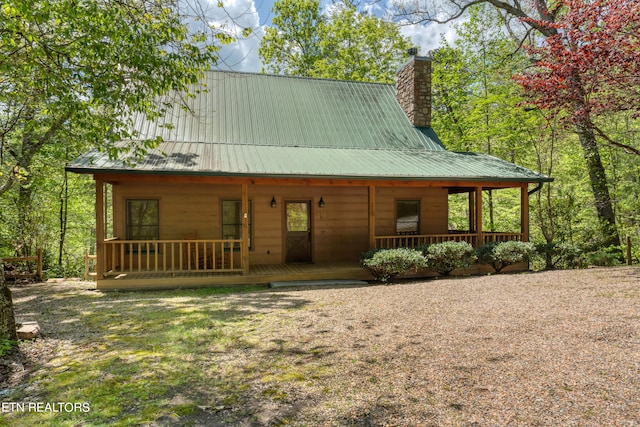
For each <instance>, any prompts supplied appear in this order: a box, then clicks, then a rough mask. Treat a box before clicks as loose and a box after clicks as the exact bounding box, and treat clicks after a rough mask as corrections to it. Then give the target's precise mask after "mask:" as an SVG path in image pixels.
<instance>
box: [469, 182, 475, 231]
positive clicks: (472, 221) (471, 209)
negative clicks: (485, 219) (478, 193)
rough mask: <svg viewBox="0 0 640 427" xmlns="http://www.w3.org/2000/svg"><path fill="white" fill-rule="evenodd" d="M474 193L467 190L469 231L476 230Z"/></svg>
mask: <svg viewBox="0 0 640 427" xmlns="http://www.w3.org/2000/svg"><path fill="white" fill-rule="evenodd" d="M474 196H475V193H474V192H473V191H469V232H471V233H473V232H474V231H476V201H475V197H474Z"/></svg>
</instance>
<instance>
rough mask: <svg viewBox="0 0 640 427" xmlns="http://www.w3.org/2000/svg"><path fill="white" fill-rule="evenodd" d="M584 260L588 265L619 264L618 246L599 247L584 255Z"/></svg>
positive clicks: (606, 265) (604, 265) (607, 265)
mask: <svg viewBox="0 0 640 427" xmlns="http://www.w3.org/2000/svg"><path fill="white" fill-rule="evenodd" d="M585 258H586V262H587V264H589V265H597V266H602V267H611V266H614V265H619V264H620V248H618V247H611V246H610V247H608V248H600V249H598V250H595V251H593V252H588V253H587V254H586V255H585Z"/></svg>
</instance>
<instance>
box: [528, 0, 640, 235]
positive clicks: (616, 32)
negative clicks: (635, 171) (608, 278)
mask: <svg viewBox="0 0 640 427" xmlns="http://www.w3.org/2000/svg"><path fill="white" fill-rule="evenodd" d="M557 5H558V8H557V9H556V13H554V16H553V18H554V19H532V18H529V17H526V18H523V21H525V22H527V23H528V24H529V25H531V26H532V27H535V28H542V29H545V30H546V31H542V33H543V34H545V35H546V37H545V38H544V40H543V42H542V43H541V44H539V45H537V46H529V47H528V52H529V54H530V55H531V57H532V59H533V60H534V63H535V67H533V68H532V69H531V70H528V71H525V72H523V73H521V74H519V75H517V76H515V79H516V81H517V82H518V83H520V84H521V85H522V87H523V88H524V89H525V91H526V93H527V94H528V95H529V97H530V102H531V103H533V104H534V105H535V106H537V107H538V108H540V109H541V110H544V111H546V112H548V113H549V114H550V115H554V116H557V117H561V118H562V119H563V120H565V121H566V122H567V123H569V124H571V125H573V126H574V127H575V130H576V132H577V134H578V137H579V140H580V145H581V147H582V150H583V154H584V159H585V161H586V166H587V169H588V171H589V177H590V181H591V187H592V190H593V193H594V198H595V205H596V210H597V213H598V217H599V219H600V223H601V226H602V234H603V240H604V241H603V243H604V244H605V245H613V246H619V244H620V239H619V237H618V233H617V230H616V227H615V218H614V213H613V209H612V204H611V198H610V195H609V189H608V186H607V179H606V175H605V170H604V167H603V165H602V161H601V158H600V154H599V150H598V145H597V137H599V138H601V139H602V140H604V141H605V142H606V143H608V144H612V145H615V146H618V147H620V148H623V149H624V150H626V151H627V152H629V153H633V154H635V155H640V150H638V149H636V148H634V147H631V146H628V145H625V144H622V143H619V142H617V141H614V140H613V139H612V138H610V137H609V136H607V135H606V133H605V132H603V131H602V130H601V129H600V128H599V127H598V126H596V124H595V123H594V120H595V119H597V118H598V117H599V116H602V115H604V114H607V113H614V112H621V111H631V112H632V113H633V115H634V116H635V117H638V116H640V102H639V101H640V38H639V37H640V3H639V2H637V0H559V1H558V3H557Z"/></svg>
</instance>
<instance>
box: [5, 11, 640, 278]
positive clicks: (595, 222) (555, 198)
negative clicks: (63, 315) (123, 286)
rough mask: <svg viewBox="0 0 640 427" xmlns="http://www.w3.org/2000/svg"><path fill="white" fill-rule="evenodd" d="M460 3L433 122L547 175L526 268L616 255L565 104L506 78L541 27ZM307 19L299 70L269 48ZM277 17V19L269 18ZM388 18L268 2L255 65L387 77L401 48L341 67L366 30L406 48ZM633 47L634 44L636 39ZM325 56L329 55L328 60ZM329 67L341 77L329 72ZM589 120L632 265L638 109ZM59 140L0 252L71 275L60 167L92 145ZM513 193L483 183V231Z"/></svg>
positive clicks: (37, 165)
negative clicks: (547, 103) (532, 256)
mask: <svg viewBox="0 0 640 427" xmlns="http://www.w3.org/2000/svg"><path fill="white" fill-rule="evenodd" d="M629 4H631V3H629ZM287 5H288V6H291V5H295V7H294V8H293V9H292V8H291V7H289V8H287V7H285V6H287ZM278 6H281V9H280V10H278V9H277V7H278ZM305 8H306V9H305ZM303 12H304V13H303ZM396 12H401V11H396ZM415 12H416V11H415V10H414V11H412V13H413V15H412V16H413V17H414V19H430V18H425V17H419V16H418V15H416V14H415ZM464 12H465V16H466V17H467V19H465V20H464V21H463V22H461V23H460V24H458V25H457V27H456V31H457V36H458V37H457V39H456V41H455V43H451V44H448V43H447V42H445V41H444V40H443V43H442V47H441V48H440V49H438V50H436V51H433V52H429V53H428V56H431V57H432V58H433V82H432V83H433V98H432V101H433V128H434V129H435V130H436V132H437V133H438V135H439V136H440V138H441V140H442V141H443V142H444V143H445V146H446V147H447V149H449V150H452V151H475V152H483V153H488V154H491V155H494V156H497V157H500V158H502V159H505V160H508V161H510V162H514V163H516V164H519V165H521V166H524V167H527V168H530V169H533V170H536V171H538V172H541V173H544V174H547V175H550V176H552V177H553V178H554V179H555V180H554V182H552V183H550V184H545V185H544V186H543V187H542V189H540V190H539V191H537V192H535V193H533V195H532V197H531V201H530V203H531V206H530V223H531V226H530V229H531V240H532V241H533V242H535V243H537V244H538V245H539V247H540V248H541V249H543V250H546V254H547V255H549V256H548V257H546V258H545V257H543V258H541V259H540V260H539V261H537V262H536V264H535V266H536V267H537V268H543V267H545V266H546V267H572V266H577V265H587V264H612V263H616V262H620V261H621V258H620V257H619V255H618V254H617V253H616V252H617V251H616V249H618V250H619V248H612V247H611V241H610V240H608V239H606V238H605V236H603V233H602V224H601V221H600V220H599V211H598V210H597V209H596V204H595V202H594V192H593V188H592V182H591V180H590V175H589V169H588V167H587V164H586V161H585V155H584V153H583V150H581V146H580V141H579V135H578V134H577V133H576V131H575V127H573V126H571V125H568V124H567V121H566V120H565V119H566V116H567V112H566V111H565V110H563V109H562V108H559V109H556V110H555V111H553V112H552V113H550V112H549V111H545V110H544V109H541V108H539V106H538V105H536V103H535V100H533V98H532V96H531V93H530V92H527V90H526V87H525V86H526V85H523V84H522V82H519V81H517V80H516V79H514V76H518V75H523V73H525V74H526V72H527V71H528V70H530V69H531V68H532V67H533V66H535V65H537V64H534V63H533V62H532V55H535V52H533V51H532V50H527V49H526V48H525V47H526V46H531V47H534V48H535V47H536V46H540V45H541V43H542V40H543V39H544V35H543V34H540V33H539V32H537V33H536V32H533V31H530V26H529V27H527V25H523V24H522V22H521V21H518V20H517V19H514V17H513V16H509V15H508V14H506V13H504V12H501V11H500V10H499V9H496V8H494V7H492V6H490V5H488V4H486V2H478V4H476V5H475V6H471V7H468V8H465V11H464ZM286 14H289V16H288V19H287V16H286ZM309 16H311V17H312V19H314V20H315V23H314V25H313V26H312V27H305V26H304V25H303V27H302V28H305V34H306V36H307V37H308V40H307V41H308V42H309V43H311V44H310V45H309V46H311V47H314V49H315V50H314V49H309V50H307V52H315V53H314V54H315V55H317V56H316V57H315V58H304V59H305V61H307V62H306V63H305V68H303V69H302V68H299V69H296V68H295V67H289V66H290V65H291V63H288V62H287V61H294V60H295V58H292V57H284V56H282V57H278V56H277V49H284V50H286V51H288V52H292V50H291V49H290V44H287V43H291V42H299V41H300V40H298V39H297V37H299V34H295V33H294V30H295V28H300V27H296V25H297V24H300V22H297V24H296V25H293V26H290V27H288V25H289V23H296V20H295V19H292V18H296V17H297V18H300V19H302V18H304V17H307V18H308V17H309ZM396 16H398V15H396ZM279 17H280V18H283V19H281V20H278V19H277V18H279ZM305 19H306V18H305ZM390 21H391V20H390V19H382V18H377V17H373V16H371V15H368V13H367V11H366V8H364V7H362V5H358V4H354V3H343V4H342V5H341V6H340V7H337V8H333V9H331V11H329V12H328V11H326V10H325V11H322V10H321V9H320V8H319V6H318V2H317V1H307V0H305V1H296V2H292V1H288V0H281V1H279V2H276V3H275V4H274V19H273V28H276V29H277V31H275V30H274V32H273V33H269V32H267V33H266V34H265V37H264V38H263V42H262V44H261V51H260V55H261V57H262V59H263V61H264V63H265V67H264V70H263V71H265V72H280V73H286V74H295V75H310V76H315V77H328V78H349V79H355V80H367V81H382V82H390V80H392V75H391V77H390V74H389V70H395V69H396V68H397V67H398V66H399V65H400V64H401V63H402V62H403V61H405V60H406V59H407V56H406V54H400V55H391V54H390V56H385V59H384V63H385V65H387V67H383V68H381V70H379V71H378V72H376V73H366V72H361V73H359V74H358V73H351V74H349V75H347V74H345V73H344V70H345V69H348V68H349V67H351V66H353V68H354V69H357V67H355V64H354V61H355V58H357V57H362V56H363V55H364V54H365V53H367V49H369V47H368V46H371V45H372V44H375V43H374V41H371V40H365V41H366V43H355V41H357V40H364V39H363V38H364V36H365V35H366V34H369V35H372V34H373V35H375V36H376V38H377V43H379V44H380V45H386V46H389V45H391V46H394V49H395V52H403V49H404V48H405V47H408V46H409V41H408V40H407V39H403V38H402V36H400V35H399V33H396V32H395V31H396V30H393V29H391V30H390V28H392V27H393V25H397V24H391V23H390ZM302 23H303V24H304V22H302ZM372 25H373V26H372ZM376 25H377V27H376ZM373 28H379V29H380V31H373ZM395 28H396V29H397V27H395ZM310 30H312V31H310ZM349 37H350V38H351V39H349ZM345 40H351V41H352V42H350V43H347V44H346V45H348V46H349V47H350V49H343V48H344V47H345V46H346V45H345V42H344V41H345ZM287 46H288V47H287ZM635 48H636V50H637V49H640V47H639V45H638V44H637V42H636V44H635ZM294 51H295V50H294ZM331 55H335V57H336V58H339V59H340V61H337V60H336V61H328V59H329V58H331V57H332V56H331ZM378 56H381V55H380V54H378ZM274 58H275V59H274ZM365 62H367V61H365ZM368 63H370V64H371V63H372V61H368ZM336 64H338V65H336ZM389 66H390V67H389ZM332 70H333V71H332ZM336 70H338V71H339V72H340V74H332V73H333V72H336ZM593 122H594V124H595V125H596V127H597V130H598V131H599V132H600V133H599V134H598V135H599V137H598V139H597V144H598V146H597V148H598V151H599V155H600V157H601V161H602V165H603V167H604V172H605V174H606V177H605V178H606V183H607V189H608V191H609V194H610V200H611V206H612V210H613V215H614V218H615V227H616V231H617V234H618V235H619V236H621V237H622V239H625V238H626V237H627V236H630V238H631V242H632V257H633V258H634V259H635V260H636V262H637V260H638V258H640V246H639V243H640V198H639V196H640V162H639V161H638V160H639V157H638V150H640V141H639V140H638V138H639V137H638V134H639V131H640V122H639V121H638V120H637V111H634V109H633V108H629V109H624V108H617V109H612V110H611V111H605V112H603V113H601V114H599V115H598V116H597V117H595V118H594V119H593ZM66 137H67V138H68V140H66V141H64V140H63V141H59V143H58V144H55V145H51V146H47V147H46V148H45V149H43V150H40V151H39V152H38V153H36V154H35V155H34V157H33V159H32V162H31V167H30V168H29V171H28V173H25V174H24V176H21V177H20V181H19V183H18V184H19V185H14V186H13V187H12V188H11V189H10V190H8V191H7V192H6V193H5V194H4V195H3V197H1V198H0V256H29V255H32V254H34V253H35V252H36V249H37V248H41V249H43V252H44V268H45V271H46V274H47V276H48V277H72V276H78V275H81V274H82V270H83V268H84V252H85V249H87V248H88V249H89V251H90V252H91V253H94V252H95V213H94V205H95V203H94V198H95V188H94V183H93V181H92V180H91V178H90V177H86V176H81V175H75V174H68V173H67V172H65V170H64V166H65V164H66V163H67V162H69V161H70V160H72V159H74V158H75V157H77V156H78V155H79V154H81V153H83V152H84V151H86V150H88V149H90V148H92V147H93V145H94V144H95V142H93V141H90V140H78V139H74V138H73V135H72V134H69V135H67V136H66ZM61 138H65V135H62V136H61ZM613 142H614V143H613ZM0 161H1V162H2V163H3V164H2V167H3V168H5V167H8V166H9V165H10V159H8V156H3V158H2V159H1V160H0ZM518 197H519V192H517V194H516V193H513V192H510V191H494V192H487V193H486V195H485V197H483V202H484V203H485V206H484V207H483V209H484V210H485V212H488V214H487V215H485V217H484V218H483V221H484V222H485V223H484V224H483V227H484V229H486V230H489V231H492V230H495V231H514V232H517V231H518V229H519V215H518V212H517V210H518V209H519V201H518ZM450 205H451V206H450V211H451V217H450V228H452V229H465V228H467V226H465V221H468V220H467V218H468V216H467V212H466V209H467V207H466V202H465V201H464V200H462V199H460V200H458V199H457V198H456V197H455V196H452V197H451V198H450ZM576 255H580V256H577V257H576ZM578 259H579V260H580V261H576V260H578Z"/></svg>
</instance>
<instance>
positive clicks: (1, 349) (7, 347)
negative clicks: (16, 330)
mask: <svg viewBox="0 0 640 427" xmlns="http://www.w3.org/2000/svg"><path fill="white" fill-rule="evenodd" d="M17 346H18V341H15V340H7V339H0V357H2V356H4V355H5V354H7V353H9V352H10V351H11V350H13V349H14V348H15V347H17Z"/></svg>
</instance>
